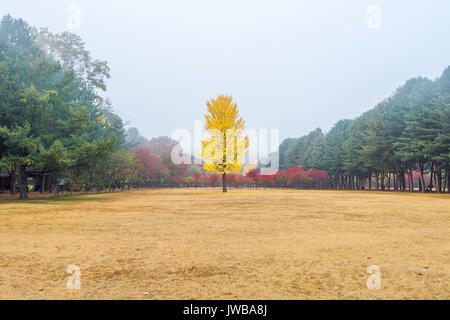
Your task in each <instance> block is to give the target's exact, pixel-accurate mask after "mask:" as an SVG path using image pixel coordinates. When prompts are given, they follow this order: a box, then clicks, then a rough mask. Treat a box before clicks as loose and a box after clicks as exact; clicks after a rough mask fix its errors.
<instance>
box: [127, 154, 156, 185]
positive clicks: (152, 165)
mask: <svg viewBox="0 0 450 320" xmlns="http://www.w3.org/2000/svg"><path fill="white" fill-rule="evenodd" d="M132 169H133V172H134V174H135V176H137V177H138V178H139V179H140V180H142V181H146V182H151V181H153V180H154V179H156V178H160V177H161V176H162V162H161V159H160V158H158V157H157V156H155V155H154V154H153V153H151V152H150V151H149V150H147V149H137V150H135V151H133V164H132Z"/></svg>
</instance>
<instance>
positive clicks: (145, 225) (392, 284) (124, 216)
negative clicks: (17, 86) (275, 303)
mask: <svg viewBox="0 0 450 320" xmlns="http://www.w3.org/2000/svg"><path fill="white" fill-rule="evenodd" d="M218 191H219V190H217V189H216V190H215V191H213V190H205V189H202V190H151V191H133V192H123V193H115V194H103V195H89V196H84V195H83V196H81V195H77V196H73V197H62V198H57V199H39V200H34V201H29V202H17V201H5V200H0V299H450V196H449V195H422V194H407V193H404V194H403V193H381V192H345V191H295V190H231V192H230V193H228V194H225V195H224V194H221V193H220V192H218ZM72 264H74V265H78V266H79V267H80V268H81V280H82V288H81V290H69V289H67V288H66V281H67V279H68V277H69V275H68V274H67V273H66V269H67V267H68V266H69V265H72ZM370 265H378V266H379V267H380V268H381V281H382V282H381V284H382V288H381V289H380V290H369V289H368V288H367V286H366V281H367V278H368V277H369V274H367V273H366V270H367V267H368V266H370Z"/></svg>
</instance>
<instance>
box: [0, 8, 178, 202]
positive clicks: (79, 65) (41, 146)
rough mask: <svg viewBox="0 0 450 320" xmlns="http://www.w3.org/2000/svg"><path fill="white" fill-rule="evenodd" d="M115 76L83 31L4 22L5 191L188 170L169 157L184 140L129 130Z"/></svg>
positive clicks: (155, 182) (91, 185)
mask: <svg viewBox="0 0 450 320" xmlns="http://www.w3.org/2000/svg"><path fill="white" fill-rule="evenodd" d="M109 78H110V70H109V67H108V64H107V62H106V61H100V60H97V59H94V58H92V57H91V55H90V53H89V51H87V49H86V48H85V44H84V42H83V41H82V39H81V38H80V37H79V36H77V35H75V34H72V33H69V32H63V33H59V34H53V33H51V32H49V31H48V30H47V29H40V30H38V29H37V28H34V27H31V26H29V25H28V24H27V23H26V22H25V21H23V20H22V19H14V18H12V17H11V16H9V15H7V16H4V17H3V18H2V19H1V22H0V192H2V191H6V190H9V191H10V192H11V193H12V194H15V193H16V192H18V193H20V198H21V199H26V198H27V197H28V192H29V191H30V190H33V189H34V190H35V191H40V192H58V191H60V190H65V191H70V192H72V191H101V190H104V189H105V188H106V189H109V190H114V189H117V188H120V189H125V188H131V187H133V186H142V185H152V186H161V185H163V183H164V179H166V180H167V181H168V177H170V176H177V175H180V174H181V173H180V172H179V170H181V171H183V170H185V169H186V168H185V167H183V166H181V167H175V166H174V165H172V164H171V162H170V150H171V149H172V147H173V146H174V144H177V142H175V141H173V140H171V139H170V138H167V137H160V138H155V139H152V140H150V141H147V140H146V139H144V138H142V137H138V139H141V140H140V141H133V133H135V132H134V131H133V130H132V129H130V130H129V132H128V134H127V132H126V130H125V128H124V126H125V123H124V121H123V120H122V119H121V118H120V117H119V116H118V115H117V114H116V113H115V112H114V110H113V108H112V104H111V102H110V101H109V100H108V99H107V98H105V97H104V96H105V92H106V90H107V86H106V83H107V80H108V79H109ZM141 144H142V145H141ZM139 145H141V146H140V147H141V148H142V150H141V149H139V150H138V149H137V147H139Z"/></svg>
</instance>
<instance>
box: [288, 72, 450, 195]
mask: <svg viewBox="0 0 450 320" xmlns="http://www.w3.org/2000/svg"><path fill="white" fill-rule="evenodd" d="M279 152H280V154H279V155H280V167H281V169H282V170H285V169H287V168H290V167H295V166H300V167H302V168H304V169H316V170H325V171H326V172H327V173H328V178H329V185H330V187H331V188H334V189H346V190H366V189H369V190H403V191H405V190H408V191H411V192H412V191H414V190H420V191H421V192H431V191H434V192H437V193H444V192H450V177H449V168H450V67H448V68H447V69H445V70H444V72H443V73H442V75H441V76H440V77H439V78H438V79H435V80H430V79H427V78H422V77H418V78H414V79H410V80H408V81H407V82H406V83H405V84H404V85H403V86H401V87H399V88H398V89H397V90H396V91H395V92H394V93H393V94H392V95H391V96H390V97H389V98H387V99H385V100H383V101H382V102H380V103H379V104H378V105H376V106H375V107H374V108H373V109H371V110H369V111H367V112H365V113H364V114H362V115H361V116H359V117H357V118H356V119H351V120H350V119H346V120H341V121H339V122H337V123H336V124H335V125H334V126H333V127H332V129H331V130H330V131H329V132H328V133H326V134H325V133H323V131H322V130H321V129H316V130H314V131H313V132H311V133H309V134H307V135H305V136H303V137H300V138H298V139H286V140H285V141H283V143H282V144H281V146H280V149H279Z"/></svg>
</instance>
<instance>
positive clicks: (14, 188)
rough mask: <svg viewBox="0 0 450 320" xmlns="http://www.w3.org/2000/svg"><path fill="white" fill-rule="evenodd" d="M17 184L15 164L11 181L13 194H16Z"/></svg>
mask: <svg viewBox="0 0 450 320" xmlns="http://www.w3.org/2000/svg"><path fill="white" fill-rule="evenodd" d="M16 184H17V174H16V166H13V170H12V173H11V183H10V188H11V190H10V193H11V194H12V195H14V194H16Z"/></svg>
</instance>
